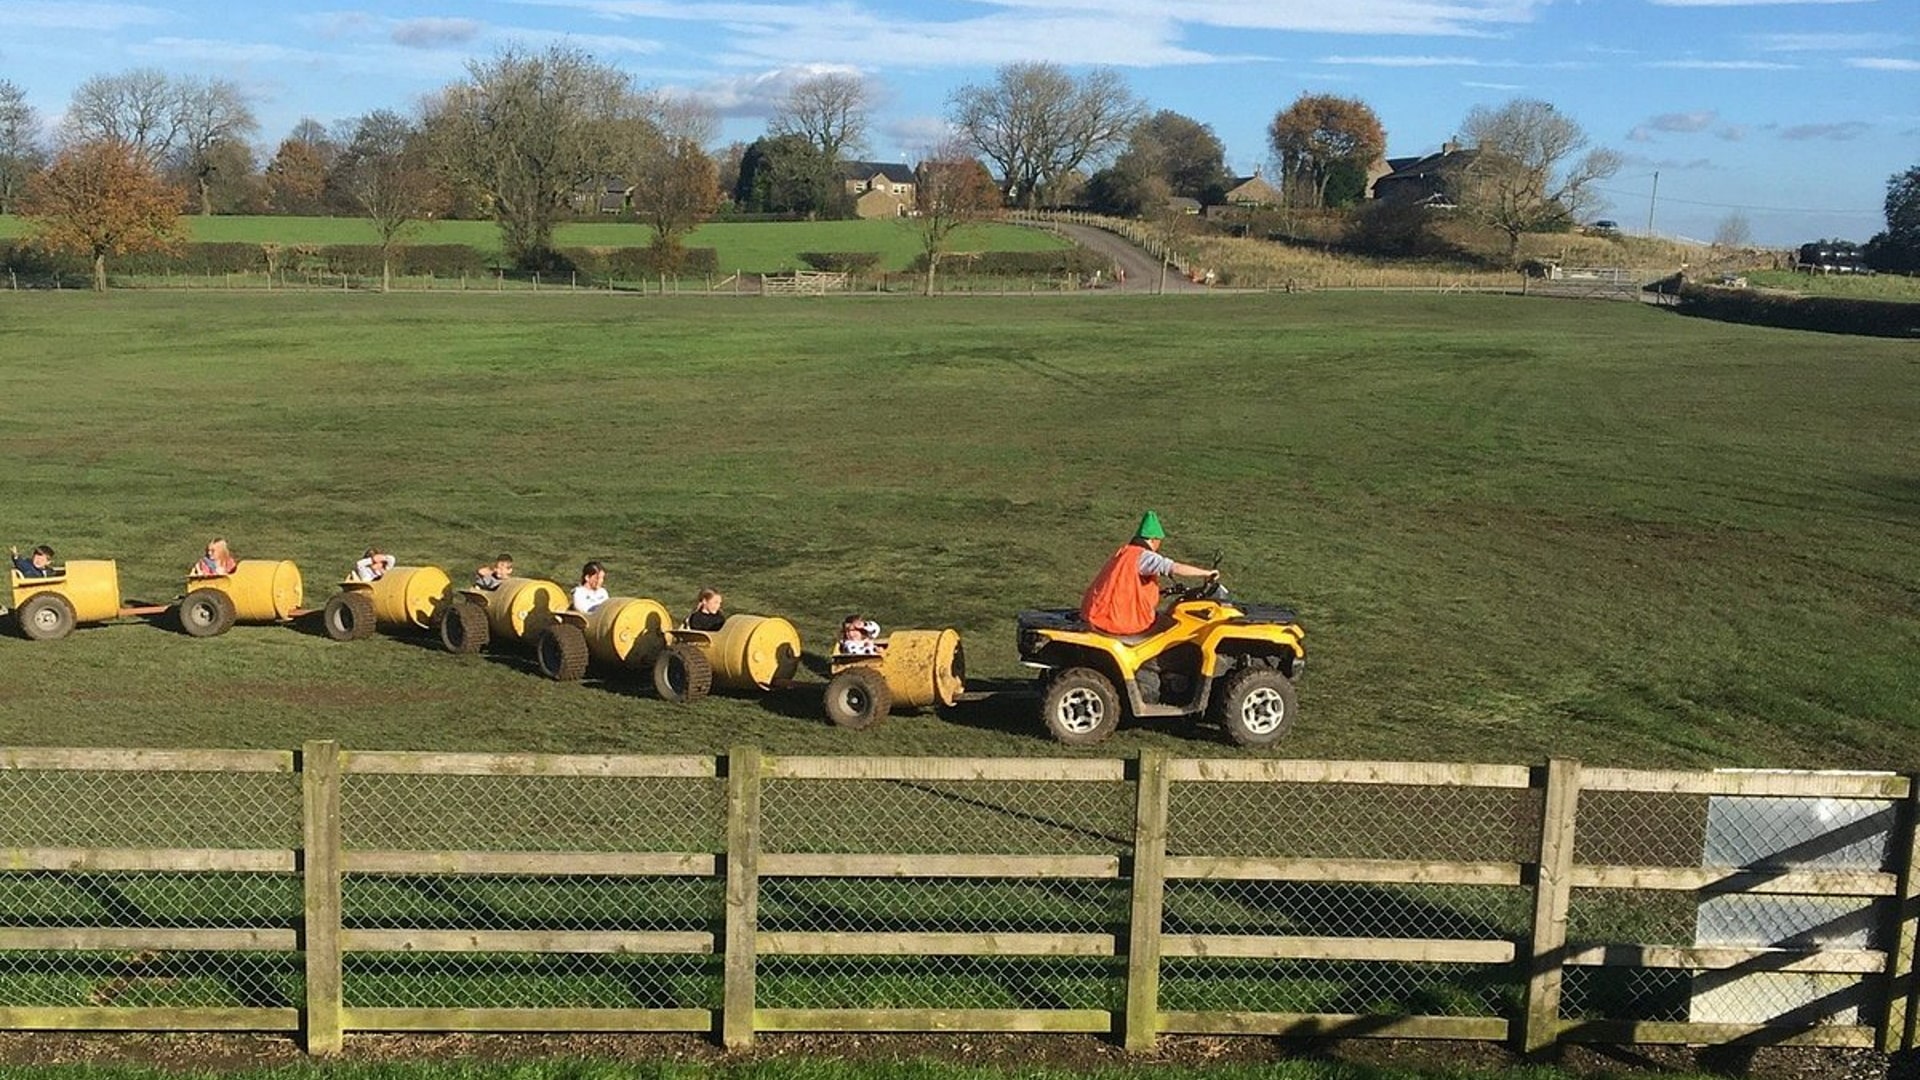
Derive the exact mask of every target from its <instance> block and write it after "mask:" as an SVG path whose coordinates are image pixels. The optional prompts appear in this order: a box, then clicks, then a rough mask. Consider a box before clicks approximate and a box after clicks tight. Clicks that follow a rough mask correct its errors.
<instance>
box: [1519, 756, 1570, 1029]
mask: <svg viewBox="0 0 1920 1080" xmlns="http://www.w3.org/2000/svg"><path fill="white" fill-rule="evenodd" d="M1544 802H1545V807H1544V808H1543V809H1542V811H1541V814H1540V855H1539V876H1538V878H1537V879H1536V880H1535V882H1534V892H1533V947H1532V949H1531V951H1530V952H1529V954H1528V957H1527V1015H1526V1021H1525V1028H1524V1029H1523V1031H1522V1037H1521V1049H1522V1050H1523V1051H1525V1052H1526V1053H1529V1054H1532V1053H1537V1052H1539V1051H1541V1050H1544V1049H1546V1048H1547V1047H1548V1046H1551V1045H1552V1044H1553V1042H1554V1040H1555V1039H1557V1038H1558V1037H1559V1029H1560V983H1561V976H1562V974H1563V972H1564V967H1565V961H1566V953H1567V908H1568V906H1569V904H1570V903H1571V901H1572V897H1573V837H1574V828H1573V825H1574V816H1575V813H1576V812H1577V810H1578V809H1579V805H1580V763H1579V762H1578V761H1572V760H1566V759H1561V758H1555V759H1553V760H1552V761H1549V762H1548V763H1547V790H1546V798H1545V800H1544Z"/></svg>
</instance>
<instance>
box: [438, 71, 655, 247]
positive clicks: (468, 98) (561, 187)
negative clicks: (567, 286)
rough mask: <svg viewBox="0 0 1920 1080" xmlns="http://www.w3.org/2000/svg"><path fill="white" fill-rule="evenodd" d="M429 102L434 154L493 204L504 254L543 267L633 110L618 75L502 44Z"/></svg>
mask: <svg viewBox="0 0 1920 1080" xmlns="http://www.w3.org/2000/svg"><path fill="white" fill-rule="evenodd" d="M467 70H468V79H467V81H466V82H463V83H458V84H456V85H454V86H451V87H448V88H447V89H446V90H445V91H444V92H443V93H441V94H440V95H439V97H438V99H437V100H436V101H435V102H434V103H433V104H432V106H430V109H429V113H428V117H427V127H428V130H429V132H430V137H431V141H432V146H433V152H434V159H435V161H436V163H437V164H438V165H439V167H440V168H441V169H443V170H444V171H445V172H446V173H447V178H448V180H449V182H450V184H451V185H452V186H455V187H461V186H468V185H470V186H471V187H472V188H473V189H474V190H476V191H477V192H479V193H480V195H481V196H482V197H483V198H484V199H485V201H486V203H487V204H488V205H489V206H490V207H491V208H492V211H493V215H494V219H495V220H496V221H498V222H499V224H500V232H501V236H502V239H503V240H504V242H505V247H506V251H507V253H508V254H509V255H510V256H511V257H512V258H513V259H514V260H515V261H516V262H517V263H518V264H520V265H521V266H525V267H536V268H537V267H540V266H543V265H548V264H550V263H551V262H552V258H553V230H554V227H555V226H556V225H558V224H559V222H560V219H561V218H562V217H563V216H564V215H565V214H566V213H567V212H568V210H569V207H570V205H571V201H572V197H573V195H574V193H575V192H577V191H582V190H598V186H597V185H599V184H600V183H602V182H603V181H604V177H603V176H602V174H603V173H604V172H605V171H606V170H607V169H608V168H609V167H611V166H613V164H614V163H615V162H616V161H617V159H618V147H619V145H620V142H621V140H622V137H623V132H627V133H630V132H631V130H632V125H633V123H634V122H635V120H636V119H637V118H638V117H639V114H640V112H641V105H640V103H639V102H638V101H637V99H636V97H635V95H634V93H633V91H632V88H631V86H630V85H629V83H628V80H627V77H626V76H625V75H624V74H622V73H621V72H619V71H617V70H615V69H613V68H611V67H608V66H606V65H604V64H601V63H599V62H597V61H595V60H594V59H593V58H592V57H591V56H589V55H587V54H586V53H584V52H581V51H579V50H577V49H572V48H566V47H562V46H557V45H556V46H553V47H551V48H549V49H548V50H547V51H545V52H543V53H528V52H523V51H520V50H518V49H509V50H507V51H504V52H501V53H500V54H498V55H496V56H495V57H494V58H493V59H491V60H487V61H474V62H472V63H470V64H469V65H468V69H467Z"/></svg>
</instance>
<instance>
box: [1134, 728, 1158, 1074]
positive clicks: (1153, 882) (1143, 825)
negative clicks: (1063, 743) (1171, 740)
mask: <svg viewBox="0 0 1920 1080" xmlns="http://www.w3.org/2000/svg"><path fill="white" fill-rule="evenodd" d="M1136 783H1137V784H1138V794H1137V797H1136V800H1135V803H1134V818H1133V820H1134V824H1133V911H1132V915H1131V917H1130V919H1129V920H1128V931H1127V1049H1128V1050H1130V1051H1136V1052H1138V1051H1144V1050H1151V1049H1153V1044H1154V1041H1155V1040H1156V1039H1157V1038H1158V1037H1159V1034H1160V923H1161V912H1162V910H1163V907H1164V902H1165V899H1166V868H1167V755H1166V752H1165V751H1163V750H1142V751H1140V778H1139V780H1138V781H1137V782H1136Z"/></svg>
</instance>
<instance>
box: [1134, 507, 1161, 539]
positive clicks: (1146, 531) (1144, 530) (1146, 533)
mask: <svg viewBox="0 0 1920 1080" xmlns="http://www.w3.org/2000/svg"><path fill="white" fill-rule="evenodd" d="M1133 535H1135V536H1137V537H1139V538H1140V539H1142V540H1165V539H1166V538H1167V530H1165V529H1163V528H1161V527H1160V515H1159V514H1156V513H1154V512H1153V511H1151V510H1149V511H1147V512H1146V513H1145V514H1143V515H1142V516H1141V518H1140V527H1139V528H1137V529H1135V530H1133Z"/></svg>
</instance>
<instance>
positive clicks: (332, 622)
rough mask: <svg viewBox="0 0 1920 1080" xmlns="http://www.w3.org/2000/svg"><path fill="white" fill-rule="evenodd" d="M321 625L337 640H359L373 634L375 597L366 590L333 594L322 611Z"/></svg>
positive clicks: (328, 634) (329, 635)
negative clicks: (365, 591)
mask: <svg viewBox="0 0 1920 1080" xmlns="http://www.w3.org/2000/svg"><path fill="white" fill-rule="evenodd" d="M320 625H322V626H324V627H326V628H327V636H328V637H330V638H332V639H333V640H335V641H359V640H360V639H361V638H364V637H372V636H373V628H374V622H373V597H371V596H368V595H367V594H366V593H364V592H359V591H357V590H356V591H353V592H340V593H335V594H333V598H332V599H330V600H328V601H327V606H326V607H325V608H324V609H323V610H322V611H321V612H320Z"/></svg>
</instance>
